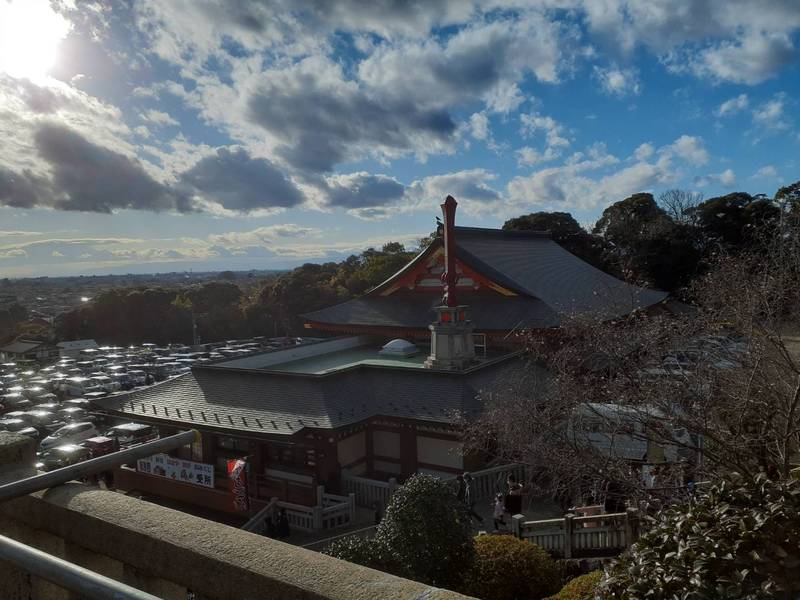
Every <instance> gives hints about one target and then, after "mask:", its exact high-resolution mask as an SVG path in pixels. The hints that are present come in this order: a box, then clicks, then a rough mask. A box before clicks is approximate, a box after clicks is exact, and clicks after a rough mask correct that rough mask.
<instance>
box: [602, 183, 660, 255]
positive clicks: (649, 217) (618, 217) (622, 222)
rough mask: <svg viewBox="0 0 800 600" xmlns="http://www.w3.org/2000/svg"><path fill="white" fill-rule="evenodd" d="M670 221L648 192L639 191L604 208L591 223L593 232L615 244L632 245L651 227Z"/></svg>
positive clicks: (648, 231)
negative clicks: (593, 223) (594, 222)
mask: <svg viewBox="0 0 800 600" xmlns="http://www.w3.org/2000/svg"><path fill="white" fill-rule="evenodd" d="M670 223H671V222H670V220H669V217H668V216H667V213H666V212H664V210H663V209H662V208H660V207H659V206H658V205H657V204H656V201H655V200H654V199H653V195H652V194H645V193H639V194H634V195H633V196H630V197H628V198H625V199H624V200H620V201H619V202H615V203H614V204H612V205H611V206H609V207H608V208H607V209H605V210H604V211H603V214H602V216H601V217H600V219H599V220H598V221H597V223H596V224H595V226H594V233H596V234H598V235H602V236H603V238H605V239H606V240H607V241H608V242H610V243H612V244H614V245H615V246H618V247H621V248H633V247H634V246H636V244H638V243H639V241H640V240H642V239H644V238H646V237H648V236H649V235H650V234H651V232H652V230H653V229H654V228H658V227H664V226H666V225H668V224H670Z"/></svg>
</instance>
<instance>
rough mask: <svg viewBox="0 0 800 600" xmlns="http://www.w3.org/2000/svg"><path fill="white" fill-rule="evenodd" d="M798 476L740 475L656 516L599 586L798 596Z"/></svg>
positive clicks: (664, 593)
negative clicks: (783, 478) (782, 477)
mask: <svg viewBox="0 0 800 600" xmlns="http://www.w3.org/2000/svg"><path fill="white" fill-rule="evenodd" d="M798 548H800V482H798V481H797V480H795V479H788V480H783V481H772V480H770V479H768V478H767V477H766V476H764V475H759V476H757V477H755V478H753V479H748V478H742V477H739V476H734V477H732V478H731V479H730V480H723V481H721V482H719V483H718V484H716V485H715V486H714V487H712V488H711V489H710V490H709V491H708V493H703V494H702V495H700V496H699V497H698V498H696V499H693V500H691V501H690V502H688V504H685V505H680V506H676V507H674V508H670V509H667V510H665V511H662V512H660V513H658V514H657V515H656V517H655V518H653V519H651V522H650V525H649V529H648V531H647V532H646V533H644V535H642V536H641V537H640V538H639V540H638V541H637V542H636V544H634V546H633V547H632V548H631V549H630V551H629V552H628V554H626V555H623V556H622V557H621V558H620V560H619V561H618V562H617V563H616V564H615V565H614V567H613V568H612V569H611V571H610V573H609V575H608V576H607V577H606V578H605V580H604V581H603V583H602V584H601V586H600V592H601V593H600V597H601V598H608V599H609V600H611V599H612V598H613V599H614V600H639V599H642V600H644V599H645V598H647V599H653V600H661V599H663V600H667V599H671V598H729V599H731V600H735V599H747V600H767V599H768V598H769V599H775V598H786V599H787V600H788V599H790V598H796V597H797V596H796V595H797V593H798V592H800V553H798Z"/></svg>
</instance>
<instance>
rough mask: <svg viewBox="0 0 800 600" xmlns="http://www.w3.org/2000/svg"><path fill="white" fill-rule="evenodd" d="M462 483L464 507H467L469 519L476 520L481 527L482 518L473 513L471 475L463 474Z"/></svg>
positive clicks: (473, 502)
mask: <svg viewBox="0 0 800 600" xmlns="http://www.w3.org/2000/svg"><path fill="white" fill-rule="evenodd" d="M462 481H463V482H464V500H463V502H464V506H466V507H467V512H468V513H469V516H470V518H472V519H476V520H477V521H478V522H479V523H480V524H481V525H483V517H482V516H480V515H479V514H478V513H476V512H475V501H474V500H473V499H472V475H470V474H469V473H464V475H463V476H462Z"/></svg>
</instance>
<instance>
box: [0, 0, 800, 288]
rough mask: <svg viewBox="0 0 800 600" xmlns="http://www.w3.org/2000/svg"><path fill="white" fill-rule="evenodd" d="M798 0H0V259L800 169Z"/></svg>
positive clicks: (720, 183)
mask: <svg viewBox="0 0 800 600" xmlns="http://www.w3.org/2000/svg"><path fill="white" fill-rule="evenodd" d="M799 43H800V2H799V1H798V0H783V1H781V0H751V1H745V0H693V1H689V0H530V1H526V2H523V1H517V0H508V1H503V0H486V1H479V0H452V1H446V0H440V1H436V0H419V1H417V0H407V1H401V0H371V1H367V0H359V1H357V0H339V1H337V2H319V1H315V0H271V1H266V0H264V1H256V0H235V1H226V2H223V1H219V2H214V1H211V0H136V1H133V0H131V1H104V2H92V1H78V0H53V1H52V2H51V1H48V0H0V139H2V144H0V276H3V277H37V276H44V275H48V276H53V275H71V274H105V273H146V272H163V271H183V270H194V271H207V270H211V271H213V270H223V269H235V270H238V269H272V268H289V267H293V266H296V265H298V264H301V263H303V262H323V261H328V260H341V259H342V258H343V257H345V256H347V255H349V254H352V253H357V252H360V251H361V250H363V249H365V248H367V247H370V246H375V247H377V246H380V245H382V244H383V243H385V242H387V241H400V242H403V243H405V244H407V245H409V246H413V245H414V243H415V241H416V240H417V239H419V238H420V237H422V236H425V235H427V234H429V233H430V232H431V231H432V230H433V229H434V226H435V224H434V219H435V217H436V216H437V215H438V214H440V210H439V207H438V206H439V204H441V202H442V201H443V200H444V198H445V197H446V196H447V195H448V194H452V195H453V196H454V197H455V198H456V199H457V200H458V202H459V208H458V216H457V222H458V223H459V224H461V225H469V226H477V227H499V226H501V225H502V223H503V221H504V220H506V219H508V218H510V217H514V216H518V215H520V214H527V213H530V212H535V211H566V212H570V213H572V215H573V216H575V218H576V219H577V220H578V222H580V223H581V224H583V225H585V226H588V227H591V225H592V224H593V222H594V221H596V220H597V218H598V217H599V216H600V214H601V213H602V211H603V209H604V208H606V207H607V206H609V205H610V204H612V203H613V202H616V201H618V200H622V199H623V198H625V197H627V196H629V195H630V194H632V193H636V192H652V193H653V194H655V195H658V194H659V193H661V192H663V191H665V190H667V189H673V188H680V189H685V190H691V191H697V192H701V193H702V194H703V195H704V196H705V197H706V198H708V197H713V196H717V195H721V194H725V193H729V192H731V191H739V190H741V191H747V192H749V193H752V194H756V193H765V194H768V195H770V196H771V195H773V194H774V193H775V191H776V190H777V189H778V188H779V187H780V186H782V185H786V184H788V183H791V182H793V181H796V180H798V179H800V164H798V156H800V135H799V134H798V128H797V124H798V120H800V107H799V105H798V98H800V66H799V65H798V56H799V55H798V44H799Z"/></svg>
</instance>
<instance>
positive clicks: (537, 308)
mask: <svg viewBox="0 0 800 600" xmlns="http://www.w3.org/2000/svg"><path fill="white" fill-rule="evenodd" d="M458 297H459V301H460V302H463V303H464V304H466V305H468V306H469V318H470V319H471V320H472V321H473V322H474V323H475V324H476V326H477V327H478V329H480V330H482V331H491V330H499V331H507V330H509V329H514V328H518V327H552V326H554V325H557V324H558V318H557V316H556V314H555V313H554V312H553V310H552V309H551V308H550V307H549V306H548V305H547V304H545V303H544V302H542V301H541V300H539V299H538V298H530V297H526V296H516V297H505V296H500V295H499V294H496V293H494V292H488V291H487V292H472V293H463V294H459V296H458ZM440 304H441V296H440V295H439V294H435V293H414V292H405V291H400V292H395V293H394V294H392V295H391V296H362V297H361V298H355V299H353V300H349V301H347V302H343V303H341V304H337V305H335V306H330V307H328V308H325V309H322V310H319V311H316V312H313V313H308V314H306V315H304V317H305V318H306V319H308V320H309V321H320V322H323V323H343V324H347V325H360V326H380V327H398V328H404V327H408V328H413V329H425V328H427V327H428V325H430V324H431V323H433V322H434V321H435V319H436V313H435V312H434V310H433V308H434V307H435V306H438V305H440Z"/></svg>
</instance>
